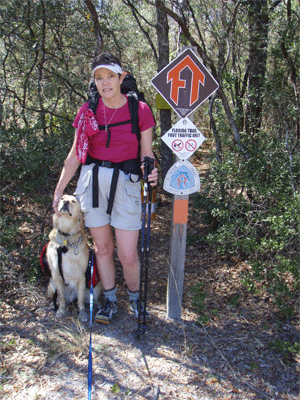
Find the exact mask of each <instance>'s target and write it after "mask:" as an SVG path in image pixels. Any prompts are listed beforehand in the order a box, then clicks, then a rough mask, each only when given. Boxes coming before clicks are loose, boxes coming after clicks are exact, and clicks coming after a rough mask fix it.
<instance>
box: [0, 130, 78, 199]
mask: <svg viewBox="0 0 300 400" xmlns="http://www.w3.org/2000/svg"><path fill="white" fill-rule="evenodd" d="M73 135H74V133H73V128H72V127H70V126H69V125H68V126H61V127H60V129H59V130H57V131H54V132H53V133H52V134H47V135H43V134H42V133H41V131H40V130H38V129H36V130H33V129H32V130H29V129H22V130H21V129H16V130H15V129H4V128H2V129H0V146H1V161H0V176H1V184H2V188H5V187H6V186H9V185H13V186H15V187H18V188H19V189H21V190H22V191H23V192H27V193H28V192H30V191H32V190H36V189H38V188H40V189H41V190H42V191H43V190H45V189H46V191H47V190H48V191H49V190H51V191H52V190H53V187H52V186H53V185H51V184H50V182H49V177H50V176H52V178H53V176H55V175H56V176H57V175H58V173H59V170H60V169H61V166H62V164H63V160H64V159H65V157H66V155H67V153H68V151H69V149H70V146H71V143H72V140H73ZM43 188H44V189H43Z"/></svg>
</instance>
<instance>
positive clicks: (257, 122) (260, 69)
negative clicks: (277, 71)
mask: <svg viewBox="0 0 300 400" xmlns="http://www.w3.org/2000/svg"><path fill="white" fill-rule="evenodd" d="M248 20H249V34H250V39H249V48H250V50H249V86H248V89H249V103H248V106H247V110H246V121H245V122H246V126H245V127H246V132H247V133H249V134H252V135H255V134H256V133H257V132H258V131H259V129H260V127H261V118H262V108H263V91H264V82H265V74H266V63H267V46H268V28H269V13H268V1H267V0H249V1H248Z"/></svg>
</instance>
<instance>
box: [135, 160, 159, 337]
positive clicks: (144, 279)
mask: <svg viewBox="0 0 300 400" xmlns="http://www.w3.org/2000/svg"><path fill="white" fill-rule="evenodd" d="M154 163H155V159H153V158H150V157H145V158H144V161H143V164H144V176H143V180H144V193H143V204H142V235H141V266H140V289H139V292H140V293H139V300H138V331H137V334H138V337H139V334H140V328H141V317H142V316H143V333H145V327H146V306H147V294H148V270H149V250H150V227H151V211H152V210H151V208H152V187H151V186H150V184H149V182H148V175H149V174H150V173H151V171H152V170H153V168H154ZM147 200H148V201H147ZM147 203H148V210H147ZM147 211H148V218H147V221H146V214H147ZM142 301H143V303H144V307H143V312H142V307H141V303H142Z"/></svg>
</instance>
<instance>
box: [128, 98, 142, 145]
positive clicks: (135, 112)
mask: <svg viewBox="0 0 300 400" xmlns="http://www.w3.org/2000/svg"><path fill="white" fill-rule="evenodd" d="M127 98H128V108H129V113H130V118H131V121H132V133H134V134H135V135H136V136H137V139H138V141H139V142H140V139H141V132H140V128H139V100H138V97H137V95H136V93H134V92H129V93H127Z"/></svg>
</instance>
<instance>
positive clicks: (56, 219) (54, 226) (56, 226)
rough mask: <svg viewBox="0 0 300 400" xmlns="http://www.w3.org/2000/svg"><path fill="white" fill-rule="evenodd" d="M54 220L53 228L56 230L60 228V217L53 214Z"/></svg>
mask: <svg viewBox="0 0 300 400" xmlns="http://www.w3.org/2000/svg"><path fill="white" fill-rule="evenodd" d="M52 220H53V228H54V229H56V228H58V216H57V214H56V213H54V214H53V216H52Z"/></svg>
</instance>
